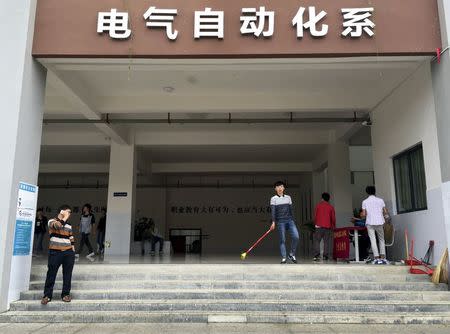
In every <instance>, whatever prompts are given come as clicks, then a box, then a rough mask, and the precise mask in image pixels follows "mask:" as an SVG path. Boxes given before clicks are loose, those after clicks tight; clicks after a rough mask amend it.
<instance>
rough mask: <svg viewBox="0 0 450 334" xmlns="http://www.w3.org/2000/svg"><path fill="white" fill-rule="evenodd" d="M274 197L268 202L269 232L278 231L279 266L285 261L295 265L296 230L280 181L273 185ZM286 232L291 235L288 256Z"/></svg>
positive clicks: (288, 197)
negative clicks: (269, 210)
mask: <svg viewBox="0 0 450 334" xmlns="http://www.w3.org/2000/svg"><path fill="white" fill-rule="evenodd" d="M274 187H275V192H276V195H275V196H273V197H272V199H271V200H270V208H271V210H272V225H271V227H270V228H271V230H275V228H277V229H278V234H279V237H280V252H281V264H285V263H286V261H287V259H289V260H290V261H291V262H293V263H297V258H296V256H295V254H296V252H297V245H298V240H299V236H298V230H297V226H296V225H295V221H294V216H293V214H292V199H291V197H290V196H289V195H285V193H284V191H285V189H286V185H285V184H284V182H282V181H278V182H276V183H275V185H274ZM286 231H288V232H289V234H290V235H291V248H290V251H289V254H287V253H286Z"/></svg>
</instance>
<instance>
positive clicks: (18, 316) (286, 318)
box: [0, 311, 450, 324]
mask: <svg viewBox="0 0 450 334" xmlns="http://www.w3.org/2000/svg"><path fill="white" fill-rule="evenodd" d="M5 322H7V323H298V324H450V313H449V312H445V313H439V314H436V313H396V314H391V313H380V312H376V313H371V312H366V313H359V312H355V313H350V314H349V313H344V312H334V313H327V312H317V313H301V312H289V313H288V312H201V311H190V312H176V313H175V312H173V313H167V312H154V311H145V312H139V311H133V312H102V311H95V312H84V311H73V312H70V313H67V312H45V316H43V315H42V311H33V312H22V311H15V312H8V313H3V314H0V323H5Z"/></svg>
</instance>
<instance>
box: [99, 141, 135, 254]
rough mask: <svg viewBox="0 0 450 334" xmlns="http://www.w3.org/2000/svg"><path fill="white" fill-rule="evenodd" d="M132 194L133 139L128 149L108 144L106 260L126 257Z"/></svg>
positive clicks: (133, 179)
mask: <svg viewBox="0 0 450 334" xmlns="http://www.w3.org/2000/svg"><path fill="white" fill-rule="evenodd" d="M135 194H136V152H135V146H134V139H132V140H130V145H120V144H117V143H115V142H112V143H111V158H110V167H109V185H108V205H107V210H108V214H107V219H106V237H105V240H106V241H107V242H110V247H109V248H108V247H107V248H106V249H105V254H106V257H110V256H120V257H125V259H127V258H128V256H129V255H130V238H131V232H132V231H131V226H132V221H133V219H134V207H135V205H134V203H135V198H136V196H135Z"/></svg>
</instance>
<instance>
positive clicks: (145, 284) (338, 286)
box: [30, 280, 448, 292]
mask: <svg viewBox="0 0 450 334" xmlns="http://www.w3.org/2000/svg"><path fill="white" fill-rule="evenodd" d="M44 283H45V281H44V280H42V281H33V282H30V290H38V291H42V290H43V289H44ZM104 287H108V289H149V290H155V289H163V290H166V289H170V290H181V289H198V290H203V289H230V290H238V289H255V290H296V289H317V290H321V289H327V290H351V291H355V290H356V291H359V290H364V291H412V292H417V291H447V290H448V286H447V285H446V284H433V283H431V282H332V281H326V282H322V281H283V284H280V282H279V281H274V280H270V281H247V280H245V281H244V280H240V281H211V280H193V281H190V280H158V281H152V280H140V281H135V280H131V281H126V280H122V281H98V280H95V281H74V282H72V289H74V290H99V289H103V288H104ZM61 288H62V281H57V282H56V284H55V290H61Z"/></svg>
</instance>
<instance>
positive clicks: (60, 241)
mask: <svg viewBox="0 0 450 334" xmlns="http://www.w3.org/2000/svg"><path fill="white" fill-rule="evenodd" d="M58 221H59V222H60V223H61V224H63V226H62V228H59V229H58V228H56V226H55V223H56V222H58ZM48 233H49V234H50V243H49V246H48V248H49V249H51V250H58V251H66V250H70V249H72V247H73V245H74V244H75V239H74V237H73V234H72V226H71V225H70V224H68V223H67V222H64V221H63V220H59V219H56V218H55V219H50V220H49V222H48Z"/></svg>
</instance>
